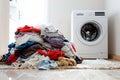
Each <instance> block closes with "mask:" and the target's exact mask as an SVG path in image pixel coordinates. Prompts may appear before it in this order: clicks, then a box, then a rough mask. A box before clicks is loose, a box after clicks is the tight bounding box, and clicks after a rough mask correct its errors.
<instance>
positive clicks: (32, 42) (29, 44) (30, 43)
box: [16, 41, 38, 49]
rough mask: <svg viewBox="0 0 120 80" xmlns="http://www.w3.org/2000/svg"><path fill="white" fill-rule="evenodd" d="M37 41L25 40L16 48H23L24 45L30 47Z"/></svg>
mask: <svg viewBox="0 0 120 80" xmlns="http://www.w3.org/2000/svg"><path fill="white" fill-rule="evenodd" d="M37 43H38V42H35V41H27V42H26V43H24V44H22V45H20V46H17V47H16V49H24V48H26V47H30V46H32V45H34V44H37Z"/></svg>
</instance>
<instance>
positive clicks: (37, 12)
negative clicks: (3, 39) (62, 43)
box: [9, 0, 47, 43]
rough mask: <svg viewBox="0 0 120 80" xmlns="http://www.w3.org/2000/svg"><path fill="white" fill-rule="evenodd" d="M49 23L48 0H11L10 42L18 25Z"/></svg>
mask: <svg viewBox="0 0 120 80" xmlns="http://www.w3.org/2000/svg"><path fill="white" fill-rule="evenodd" d="M46 23H47V0H10V28H9V33H10V37H9V42H10V43H11V42H13V41H15V40H14V32H15V31H16V29H17V27H20V26H24V25H31V26H34V25H36V24H46Z"/></svg>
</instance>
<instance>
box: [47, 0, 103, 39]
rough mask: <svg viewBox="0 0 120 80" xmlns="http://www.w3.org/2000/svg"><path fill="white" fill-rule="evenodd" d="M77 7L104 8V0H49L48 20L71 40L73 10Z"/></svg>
mask: <svg viewBox="0 0 120 80" xmlns="http://www.w3.org/2000/svg"><path fill="white" fill-rule="evenodd" d="M76 9H89V10H94V9H100V10H102V9H104V0H48V19H49V20H48V22H49V23H51V24H54V25H56V26H57V27H58V29H59V30H60V31H61V32H62V33H63V34H64V35H65V37H66V38H67V39H69V40H70V27H71V12H72V10H76Z"/></svg>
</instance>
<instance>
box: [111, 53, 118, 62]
mask: <svg viewBox="0 0 120 80" xmlns="http://www.w3.org/2000/svg"><path fill="white" fill-rule="evenodd" d="M109 59H113V60H118V61H120V56H119V55H114V54H110V55H109Z"/></svg>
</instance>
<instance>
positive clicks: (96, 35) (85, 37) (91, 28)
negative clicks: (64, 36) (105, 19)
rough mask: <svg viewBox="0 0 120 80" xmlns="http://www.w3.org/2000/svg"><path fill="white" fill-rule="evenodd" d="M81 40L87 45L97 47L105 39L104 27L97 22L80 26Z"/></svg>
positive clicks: (79, 35) (79, 36)
mask: <svg viewBox="0 0 120 80" xmlns="http://www.w3.org/2000/svg"><path fill="white" fill-rule="evenodd" d="M78 38H79V40H80V41H81V42H82V43H84V44H86V45H95V44H97V43H99V42H100V41H101V39H102V38H103V29H102V26H101V25H100V24H99V23H98V22H96V21H88V22H85V23H84V24H82V25H80V29H79V31H78Z"/></svg>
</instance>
